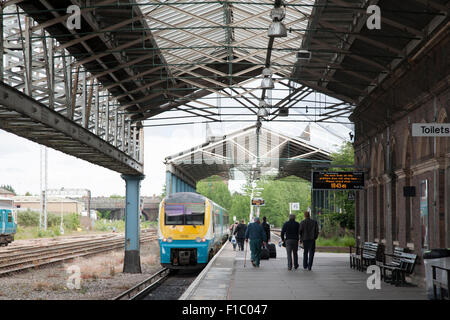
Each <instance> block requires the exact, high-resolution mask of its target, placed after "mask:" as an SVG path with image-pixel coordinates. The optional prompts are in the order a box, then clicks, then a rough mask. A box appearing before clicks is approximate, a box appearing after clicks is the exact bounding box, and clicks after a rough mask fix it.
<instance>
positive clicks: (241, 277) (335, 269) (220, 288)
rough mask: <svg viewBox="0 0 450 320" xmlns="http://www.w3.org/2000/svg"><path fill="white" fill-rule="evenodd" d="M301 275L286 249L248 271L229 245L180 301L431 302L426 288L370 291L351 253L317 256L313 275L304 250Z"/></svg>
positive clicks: (384, 286) (389, 287) (390, 287)
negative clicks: (352, 265) (291, 266)
mask: <svg viewBox="0 0 450 320" xmlns="http://www.w3.org/2000/svg"><path fill="white" fill-rule="evenodd" d="M298 253H299V264H300V267H299V268H298V269H297V270H294V269H292V270H291V271H289V270H288V269H287V258H286V249H285V248H284V247H278V246H277V258H276V259H269V260H261V265H260V267H259V268H255V267H253V266H252V264H251V263H250V248H248V249H247V261H246V267H245V268H244V251H234V250H233V246H232V245H231V243H230V242H227V243H226V244H225V245H224V246H223V247H222V249H221V250H220V251H219V252H218V253H217V254H216V256H215V257H214V258H213V260H212V261H211V263H210V264H209V265H208V266H207V267H206V268H205V269H204V270H203V271H202V273H200V275H199V276H198V277H197V279H196V280H195V281H194V282H193V283H192V284H191V286H190V287H189V288H188V289H187V290H186V292H185V293H184V294H183V295H182V296H181V297H180V300H426V299H427V296H426V292H425V289H424V288H420V287H415V286H406V287H396V286H394V285H391V284H389V283H385V282H383V281H382V282H381V289H379V290H377V289H374V290H369V289H368V288H367V279H368V277H369V274H366V273H365V272H361V271H357V270H354V269H351V268H350V266H349V255H348V254H346V253H321V252H316V254H315V257H314V264H313V268H312V270H311V271H307V270H303V268H302V259H303V250H302V249H299V251H298Z"/></svg>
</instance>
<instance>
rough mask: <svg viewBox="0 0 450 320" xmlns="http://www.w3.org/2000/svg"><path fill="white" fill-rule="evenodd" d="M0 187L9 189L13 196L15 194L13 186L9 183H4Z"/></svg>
mask: <svg viewBox="0 0 450 320" xmlns="http://www.w3.org/2000/svg"><path fill="white" fill-rule="evenodd" d="M0 188H3V189H5V190H8V191H11V192H12V193H14V195H15V196H16V195H17V194H16V191H15V190H14V188H13V187H12V186H11V185H9V184H4V185H2V186H1V187H0Z"/></svg>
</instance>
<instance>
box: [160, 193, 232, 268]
mask: <svg viewBox="0 0 450 320" xmlns="http://www.w3.org/2000/svg"><path fill="white" fill-rule="evenodd" d="M158 236H159V244H160V253H161V265H162V266H164V267H167V268H170V269H193V268H202V267H203V266H205V265H206V264H207V263H208V261H209V260H210V259H211V258H212V257H213V256H214V254H215V253H216V252H217V251H218V250H219V249H220V247H221V245H222V244H223V243H224V242H225V241H226V240H227V239H228V237H229V218H228V212H227V210H225V209H224V208H222V207H221V206H219V205H218V204H216V203H214V202H213V201H211V200H210V199H208V198H206V197H204V196H202V195H200V194H197V193H192V192H179V193H174V194H171V195H169V196H167V197H166V198H165V199H163V200H162V201H161V203H160V206H159V216H158Z"/></svg>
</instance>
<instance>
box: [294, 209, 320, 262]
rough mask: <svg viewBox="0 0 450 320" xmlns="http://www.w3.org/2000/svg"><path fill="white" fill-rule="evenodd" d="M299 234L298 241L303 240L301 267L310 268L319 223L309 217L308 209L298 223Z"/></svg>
mask: <svg viewBox="0 0 450 320" xmlns="http://www.w3.org/2000/svg"><path fill="white" fill-rule="evenodd" d="M299 234H300V241H301V242H303V269H305V270H306V269H308V270H311V268H312V265H313V259H314V252H315V251H316V240H317V237H318V236H319V225H318V224H317V221H316V220H312V219H311V218H310V216H309V212H308V211H305V220H303V221H302V222H301V223H300V228H299ZM308 256H309V257H308Z"/></svg>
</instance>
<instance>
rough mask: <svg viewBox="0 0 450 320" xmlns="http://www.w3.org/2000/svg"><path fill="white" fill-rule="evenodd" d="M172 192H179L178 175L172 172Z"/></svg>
mask: <svg viewBox="0 0 450 320" xmlns="http://www.w3.org/2000/svg"><path fill="white" fill-rule="evenodd" d="M171 187H172V192H171V194H174V193H176V192H177V176H176V175H174V174H172V186H171Z"/></svg>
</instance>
